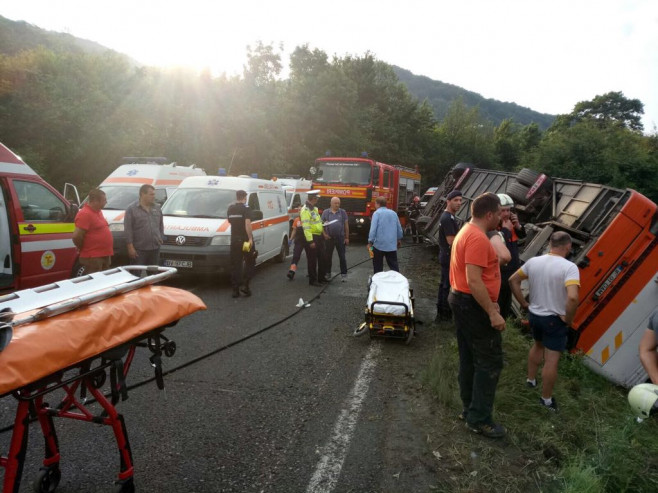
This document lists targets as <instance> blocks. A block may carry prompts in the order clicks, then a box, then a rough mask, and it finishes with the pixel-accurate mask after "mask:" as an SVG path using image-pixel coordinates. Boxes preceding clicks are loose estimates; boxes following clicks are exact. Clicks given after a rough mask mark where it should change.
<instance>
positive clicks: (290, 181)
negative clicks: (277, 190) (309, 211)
mask: <svg viewBox="0 0 658 493" xmlns="http://www.w3.org/2000/svg"><path fill="white" fill-rule="evenodd" d="M272 181H276V182H277V183H279V184H280V185H281V187H282V188H283V191H284V192H285V194H286V204H287V205H288V217H289V222H290V227H291V228H292V223H293V221H294V220H295V218H296V217H297V216H299V211H300V209H301V208H302V206H303V205H304V204H305V203H306V199H307V197H308V195H307V192H308V191H309V190H311V187H312V186H313V183H312V182H311V180H305V179H304V178H299V177H292V178H279V177H275V178H272Z"/></svg>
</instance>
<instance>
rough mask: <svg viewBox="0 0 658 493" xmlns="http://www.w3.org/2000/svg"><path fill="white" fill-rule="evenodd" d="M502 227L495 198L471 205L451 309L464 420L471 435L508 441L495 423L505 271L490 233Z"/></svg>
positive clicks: (458, 241)
mask: <svg viewBox="0 0 658 493" xmlns="http://www.w3.org/2000/svg"><path fill="white" fill-rule="evenodd" d="M499 222H500V199H499V198H498V196H496V195H495V194H493V193H485V194H483V195H480V196H479V197H477V198H476V199H475V200H474V201H473V203H472V204H471V221H470V222H469V223H468V224H466V225H464V226H463V227H462V228H461V229H460V230H459V233H457V236H455V239H454V241H453V243H452V248H451V255H450V294H449V295H448V303H449V304H450V309H451V310H452V313H453V316H454V319H455V327H456V328H457V346H458V348H459V392H460V396H461V399H462V403H463V406H464V411H463V412H462V414H461V415H460V418H462V419H464V420H465V421H466V424H467V425H468V427H469V429H471V430H472V431H474V432H475V433H481V434H483V435H484V436H487V437H490V438H502V437H503V436H505V433H506V431H505V428H504V427H503V426H501V425H498V424H496V423H494V422H493V419H492V412H493V404H494V399H495V396H496V386H497V385H498V378H499V377H500V371H501V370H502V368H503V347H502V337H501V331H502V330H504V329H505V319H504V318H503V317H502V316H501V315H500V309H499V308H498V304H497V300H498V292H499V291H500V268H499V266H498V256H497V255H496V251H495V250H494V248H493V246H492V245H491V242H490V241H489V238H488V237H487V231H491V230H493V229H495V228H496V226H498V223H499Z"/></svg>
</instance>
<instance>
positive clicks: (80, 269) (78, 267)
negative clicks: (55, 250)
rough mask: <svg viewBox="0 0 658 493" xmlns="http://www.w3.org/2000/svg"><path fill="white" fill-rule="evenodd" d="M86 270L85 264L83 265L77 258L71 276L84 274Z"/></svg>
mask: <svg viewBox="0 0 658 493" xmlns="http://www.w3.org/2000/svg"><path fill="white" fill-rule="evenodd" d="M85 270H86V269H85V266H84V265H82V264H81V263H80V261H79V260H76V261H75V265H74V266H73V271H72V272H71V277H81V276H84V275H85V274H86V272H85Z"/></svg>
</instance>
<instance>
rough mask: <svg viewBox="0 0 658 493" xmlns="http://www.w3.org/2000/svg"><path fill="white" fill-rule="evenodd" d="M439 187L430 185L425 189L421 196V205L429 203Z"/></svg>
mask: <svg viewBox="0 0 658 493" xmlns="http://www.w3.org/2000/svg"><path fill="white" fill-rule="evenodd" d="M438 188H439V187H429V188H428V189H427V190H425V193H424V194H423V196H422V197H421V198H420V206H421V207H425V206H426V205H427V203H428V202H429V201H430V200H431V199H432V197H433V196H434V194H435V193H436V191H437V190H438Z"/></svg>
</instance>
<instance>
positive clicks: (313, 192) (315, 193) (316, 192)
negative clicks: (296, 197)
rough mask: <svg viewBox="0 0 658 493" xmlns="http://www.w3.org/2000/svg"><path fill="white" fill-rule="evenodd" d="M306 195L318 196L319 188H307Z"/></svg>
mask: <svg viewBox="0 0 658 493" xmlns="http://www.w3.org/2000/svg"><path fill="white" fill-rule="evenodd" d="M306 195H308V196H309V197H319V196H320V190H309V191H308V192H306Z"/></svg>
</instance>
